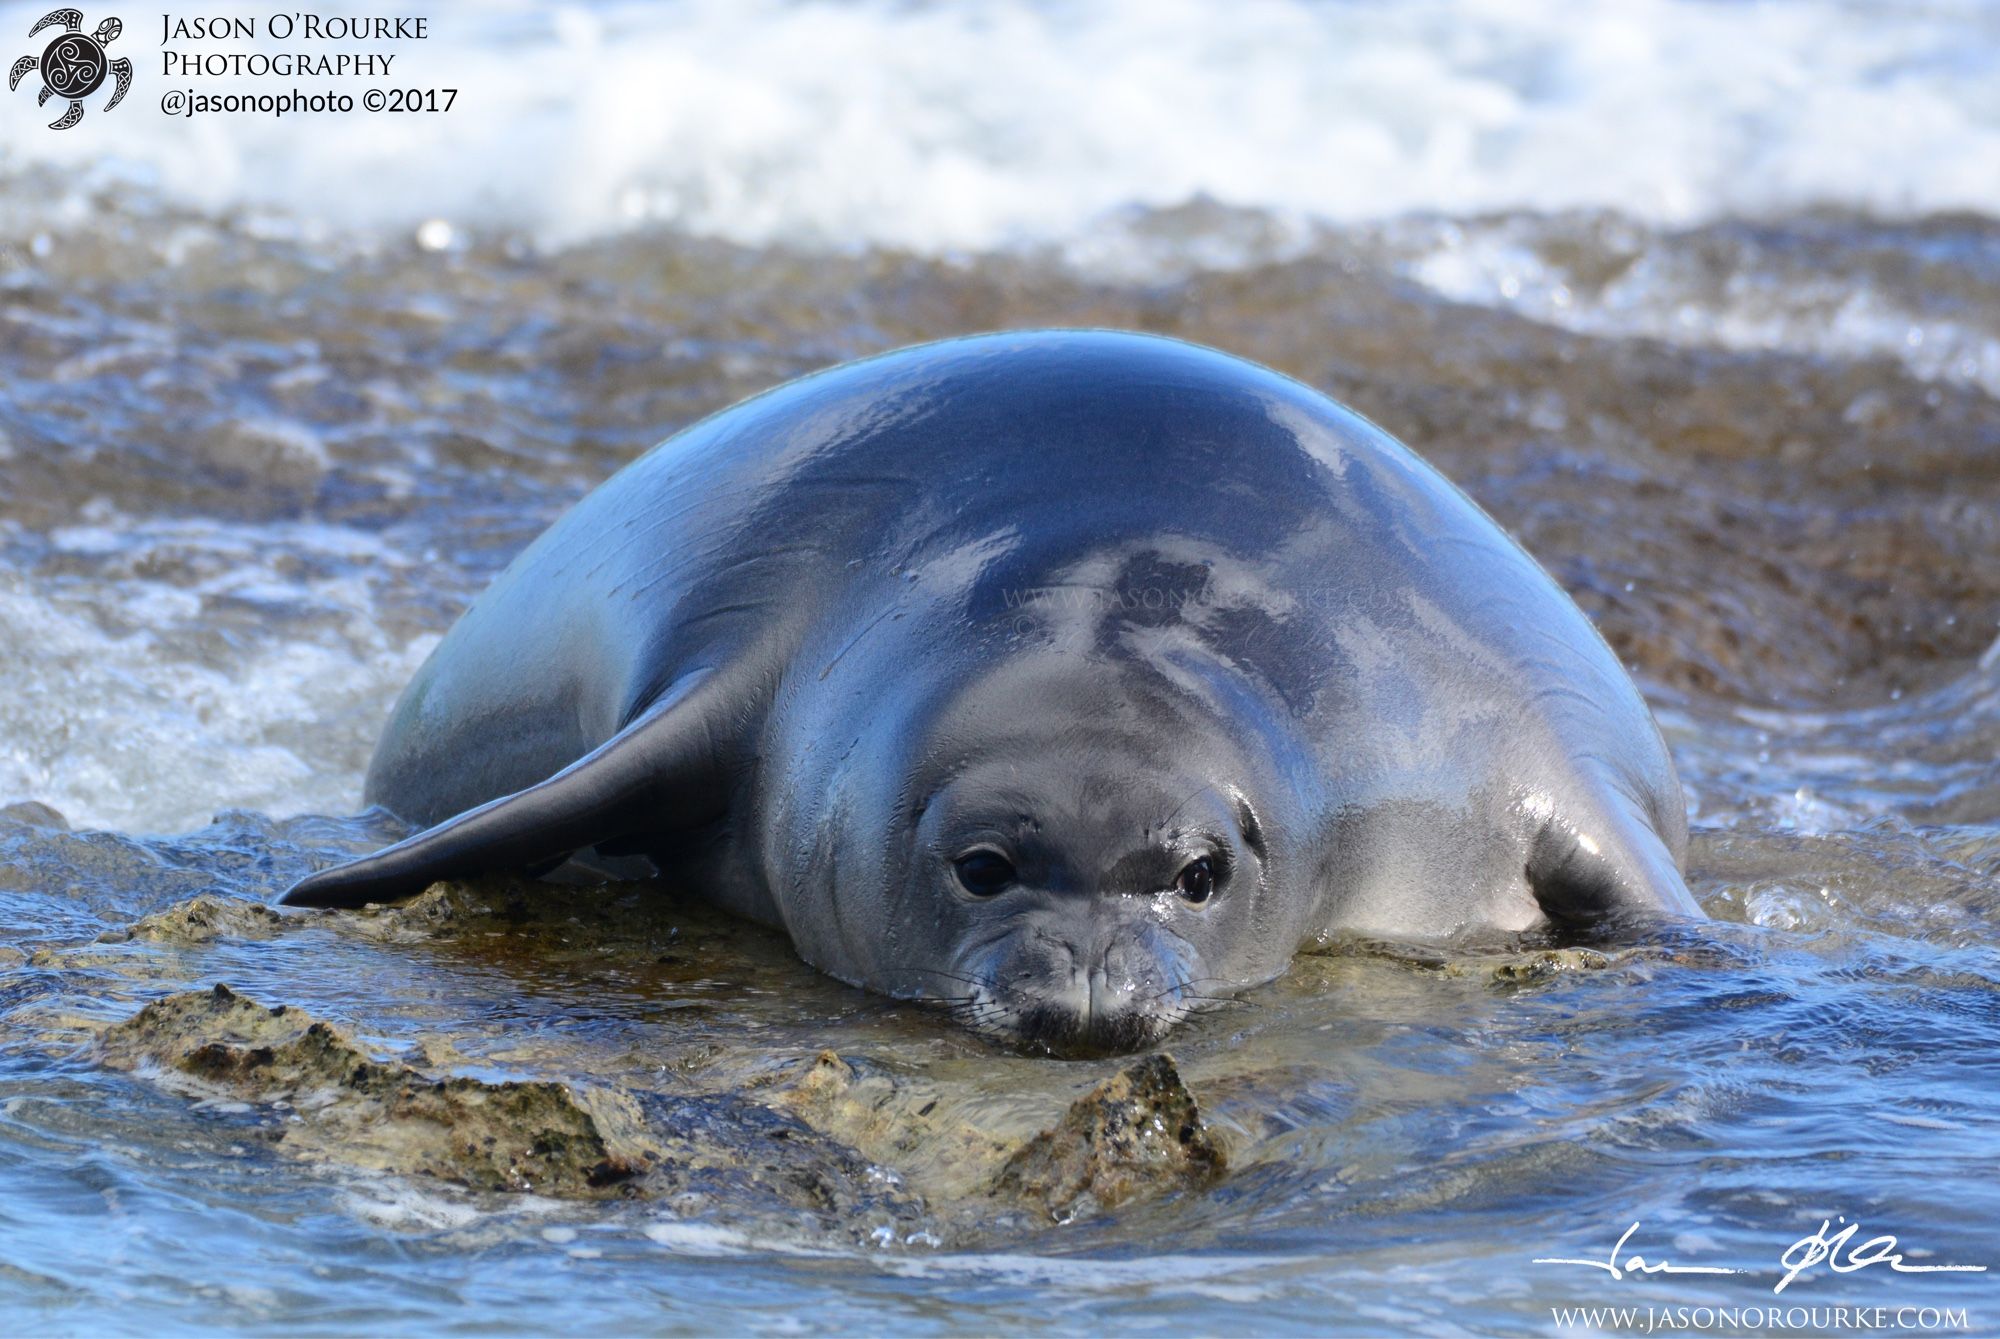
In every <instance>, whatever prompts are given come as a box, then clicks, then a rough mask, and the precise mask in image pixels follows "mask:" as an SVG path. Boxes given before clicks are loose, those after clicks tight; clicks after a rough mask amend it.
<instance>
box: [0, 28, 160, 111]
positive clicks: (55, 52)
mask: <svg viewBox="0 0 2000 1339" xmlns="http://www.w3.org/2000/svg"><path fill="white" fill-rule="evenodd" d="M57 24H61V25H62V32H61V33H59V34H57V36H56V40H55V41H53V42H51V43H49V44H48V46H46V47H44V48H43V49H42V54H41V56H40V58H37V57H34V56H23V57H21V59H19V60H17V61H15V62H14V68H13V69H11V70H9V71H8V72H7V91H8V92H9V93H12V92H13V91H14V90H15V89H16V88H18V87H20V84H21V76H22V75H24V74H26V73H27V72H28V71H30V70H33V69H36V68H37V67H39V68H40V69H41V72H42V81H43V82H42V96H40V97H39V98H36V99H35V105H36V106H38V107H39V106H40V105H41V104H42V103H44V102H47V101H48V100H49V99H50V98H68V99H69V110H68V111H66V112H64V113H63V114H62V115H61V116H59V117H57V118H56V119H55V120H53V121H51V122H49V129H51V130H68V129H69V128H70V127H71V126H73V125H75V124H76V123H77V122H78V121H81V120H82V119H83V99H84V98H86V97H88V96H90V95H91V94H92V93H95V92H96V91H97V88H98V85H100V84H102V83H103V82H104V76H105V75H107V74H108V75H110V76H111V77H112V78H113V79H115V80H117V81H118V88H117V90H116V91H115V92H113V93H112V95H111V101H109V102H107V103H105V104H104V110H105V111H107V112H108V111H110V110H111V109H112V108H113V107H116V106H117V105H118V103H119V100H120V99H122V98H123V97H124V96H125V91H126V90H127V89H129V88H131V87H132V62H131V61H129V60H126V59H125V58H124V57H122V56H121V57H119V58H118V59H117V60H106V59H105V58H104V48H105V47H106V46H108V45H110V44H111V42H113V41H114V40H116V38H117V36H118V34H119V33H122V32H124V31H125V25H124V24H122V23H120V22H119V21H118V20H117V19H106V20H105V21H104V22H102V23H100V24H98V25H97V31H96V32H94V33H90V34H89V35H87V36H86V35H85V33H84V31H83V11H82V10H80V9H58V10H54V11H52V12H51V13H48V14H45V15H43V16H42V21H41V22H40V23H37V24H36V25H35V26H34V27H32V28H30V29H28V36H30V37H33V36H34V35H35V34H36V33H38V32H40V31H41V30H42V29H44V28H53V27H55V26H56V25H57Z"/></svg>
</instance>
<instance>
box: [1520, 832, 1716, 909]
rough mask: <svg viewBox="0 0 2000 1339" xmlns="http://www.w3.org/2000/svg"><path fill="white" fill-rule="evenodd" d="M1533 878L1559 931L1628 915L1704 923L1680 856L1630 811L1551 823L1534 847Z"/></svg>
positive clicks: (1530, 872) (1530, 880)
mask: <svg viewBox="0 0 2000 1339" xmlns="http://www.w3.org/2000/svg"><path fill="white" fill-rule="evenodd" d="M1527 872H1528V886H1529V887H1530V888H1531V889H1533V890H1534V894H1535V900H1536V901H1537V902H1539V903H1540V904H1541V908H1542V914H1543V915H1545V916H1547V917H1548V918H1549V919H1550V920H1552V921H1555V922H1557V923H1558V924H1580V923H1588V922H1591V921H1598V920H1603V919H1605V918H1606V917H1610V916H1617V915H1619V914H1621V913H1628V912H1637V913H1640V914H1649V915H1654V916H1660V915H1666V916H1687V917H1691V918H1694V919H1700V918H1701V915H1702V911H1701V908H1700V907H1699V906H1698V905H1696V903H1695V900H1694V895H1693V894H1692V893H1690V892H1689V891H1688V886H1687V880H1686V879H1684V878H1682V877H1681V870H1680V863H1679V862H1678V861H1677V860H1676V859H1675V858H1674V853H1673V851H1672V850H1671V849H1670V848H1669V847H1668V845H1667V843H1666V841H1665V840H1664V839H1662V837H1661V836H1660V834H1659V833H1658V832H1657V831H1656V830H1655V829H1654V828H1653V826H1652V825H1651V824H1650V823H1648V822H1646V821H1645V820H1644V819H1643V818H1642V817H1640V816H1639V814H1637V813H1636V812H1634V806H1630V805H1627V804H1624V803H1618V802H1614V803H1611V804H1608V805H1606V806H1603V807H1601V808H1600V809H1598V810H1597V811H1596V812H1591V813H1587V814H1585V815H1583V816H1581V817H1580V818H1578V819H1574V820H1573V819H1569V818H1566V817H1556V818H1553V819H1551V820H1549V821H1548V822H1547V823H1546V824H1544V825H1543V827H1542V828H1541V831H1540V832H1539V833H1538V834H1537V835H1536V836H1535V838H1534V839H1533V841H1532V844H1531V845H1530V848H1529V852H1528V871H1527Z"/></svg>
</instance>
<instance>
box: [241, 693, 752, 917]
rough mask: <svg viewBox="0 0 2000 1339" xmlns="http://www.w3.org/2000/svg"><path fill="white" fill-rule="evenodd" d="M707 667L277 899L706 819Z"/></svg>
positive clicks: (409, 892)
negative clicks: (543, 770)
mask: <svg viewBox="0 0 2000 1339" xmlns="http://www.w3.org/2000/svg"><path fill="white" fill-rule="evenodd" d="M716 680H717V676H716V675H715V674H714V673H713V672H712V671H707V670H704V671H700V672H698V673H696V674H693V675H690V676H688V677H686V678H684V679H681V680H679V681H678V682H676V683H675V684H674V685H673V687H671V688H670V689H668V691H667V692H666V693H665V694H663V695H662V696H661V697H660V699H659V700H658V701H657V702H655V703H654V704H653V705H652V706H650V707H648V708H647V709H646V710H645V711H643V712H641V713H640V714H639V715H638V716H636V717H634V718H633V720H632V722H631V723H630V724H629V725H627V726H626V727H625V728H624V729H623V730H620V731H619V732H618V733H617V734H615V735H613V736H612V737H611V738H610V739H609V740H606V741H605V742H604V743H603V744H602V745H600V746H599V747H598V748H596V749H595V750H593V751H592V752H590V753H587V754H585V755H584V756H583V757H582V758H579V759H578V760H577V761H575V762H573V763H571V764H570V765H569V766H568V767H565V768H564V769H563V770H562V771H560V772H558V773H556V774H555V775H554V776H552V777H550V778H549V779H548V780H546V781H542V782H538V783H537V784H535V785H532V786H529V787H528V788H527V789H526V790H522V791H517V792H516V793H514V794H512V795H503V796H501V797H500V798H499V799H497V800H493V801H490V802H489V803H486V804H482V805H480V806H479V807H478V808H477V809H470V810H467V811H466V812H465V813H462V814H459V815H458V816H457V817H455V818H448V819H446V820H445V821H444V822H442V823H440V824H438V825H437V826H436V827H434V828H427V829H425V830H424V831H422V832H419V833H418V834H417V835H416V836H414V837H411V838H409V839H407V840H405V841H400V842H397V843H396V844H395V845H394V846H390V847H387V848H385V849H383V850H380V851H377V852H376V853H375V854H374V855H371V856H364V857H362V858H361V859H359V860H355V861H351V862H349V863H348V864H345V865H336V866H334V867H333V868H332V869H324V870H321V871H320V872H319V873H317V874H313V875H310V876H309V877H307V878H304V879H301V880H299V881H298V882H297V883H295V884H293V885H292V886H291V888H290V889H289V890H287V891H286V893H285V895H284V896H283V897H281V898H279V899H278V900H279V901H280V902H282V903H284V904H285V905H287V906H294V907H359V906H363V905H366V904H367V903H370V902H394V901H396V900H398V899H400V898H405V897H413V896H415V895H416V894H418V893H421V892H422V891H423V890H424V889H426V888H428V887H429V886H430V885H431V884H433V883H435V882H437V881H438V880H439V879H454V878H467V877H470V876H473V875H478V874H497V873H502V872H512V871H518V872H521V873H524V874H531V873H538V872H544V871H547V870H551V869H554V868H556V867H557V866H559V865H561V864H562V863H563V862H564V861H565V860H567V859H568V858H569V857H570V856H571V855H572V854H574V853H575V852H577V851H581V850H583V849H584V848H586V847H591V846H597V845H599V844H602V843H610V842H617V841H619V840H620V839H625V840H627V841H629V840H630V839H632V838H634V837H636V836H639V835H640V834H642V833H643V832H644V831H645V830H647V829H649V828H650V829H667V828H678V827H684V826H692V825H694V824H698V823H701V822H705V821H708V820H709V819H712V818H714V817H716V815H717V810H718V806H719V804H720V803H721V799H722V796H723V793H724V792H723V786H722V784H721V780H720V774H719V762H720V760H719V759H718V758H717V757H716V756H715V751H714V746H713V744H714V740H715V738H716V737H717V734H718V733H719V732H717V731H714V730H712V729H711V728H710V727H711V726H712V725H713V724H714V717H715V713H716V712H717V710H718V709H719V701H718V699H719V696H720V692H719V689H718V686H717V682H716Z"/></svg>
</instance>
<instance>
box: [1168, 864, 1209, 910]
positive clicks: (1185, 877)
mask: <svg viewBox="0 0 2000 1339" xmlns="http://www.w3.org/2000/svg"><path fill="white" fill-rule="evenodd" d="M1174 891H1175V892H1177V893H1179V894H1180V895H1181V896H1182V897H1184V898H1186V899H1187V900H1188V901H1189V902H1191V903H1193V904H1194V905H1195V906H1200V905H1201V904H1202V903H1204V902H1206V901H1208V899H1209V898H1211V897H1213V896H1215V866H1214V865H1213V864H1212V863H1210V861H1209V858H1208V857H1207V856H1203V857H1202V858H1201V859H1199V860H1193V861H1190V862H1188V863H1187V864H1186V865H1184V866H1182V868H1181V872H1180V875H1179V876H1178V877H1177V878H1175V880H1174Z"/></svg>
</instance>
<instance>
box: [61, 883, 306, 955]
mask: <svg viewBox="0 0 2000 1339" xmlns="http://www.w3.org/2000/svg"><path fill="white" fill-rule="evenodd" d="M285 929H286V922H285V917H284V915H283V914H282V913H280V912H278V911H276V910H274V909H272V908H270V907H267V906H265V905H264V904H263V903H261V902H246V901H244V900H242V899H241V898H235V897H214V896H211V895H210V894H207V893H203V894H200V895H199V896H196V897H190V898H188V899H187V900H186V901H185V902H176V903H174V904H173V905H172V906H170V907H168V908H167V909H166V910H164V911H156V912H154V913H153V914H152V915H150V916H142V917H140V918H139V919H138V920H137V921H134V922H133V923H132V924H131V925H130V926H128V927H127V928H125V929H122V930H107V931H106V932H105V933H103V934H101V935H99V936H98V942H100V943H106V944H122V943H128V942H130V941H132V940H138V941H140V942H143V943H148V944H206V943H208V942H210V941H211V940H215V939H270V938H272V937H273V936H275V935H280V934H283V933H284V932H285Z"/></svg>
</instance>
